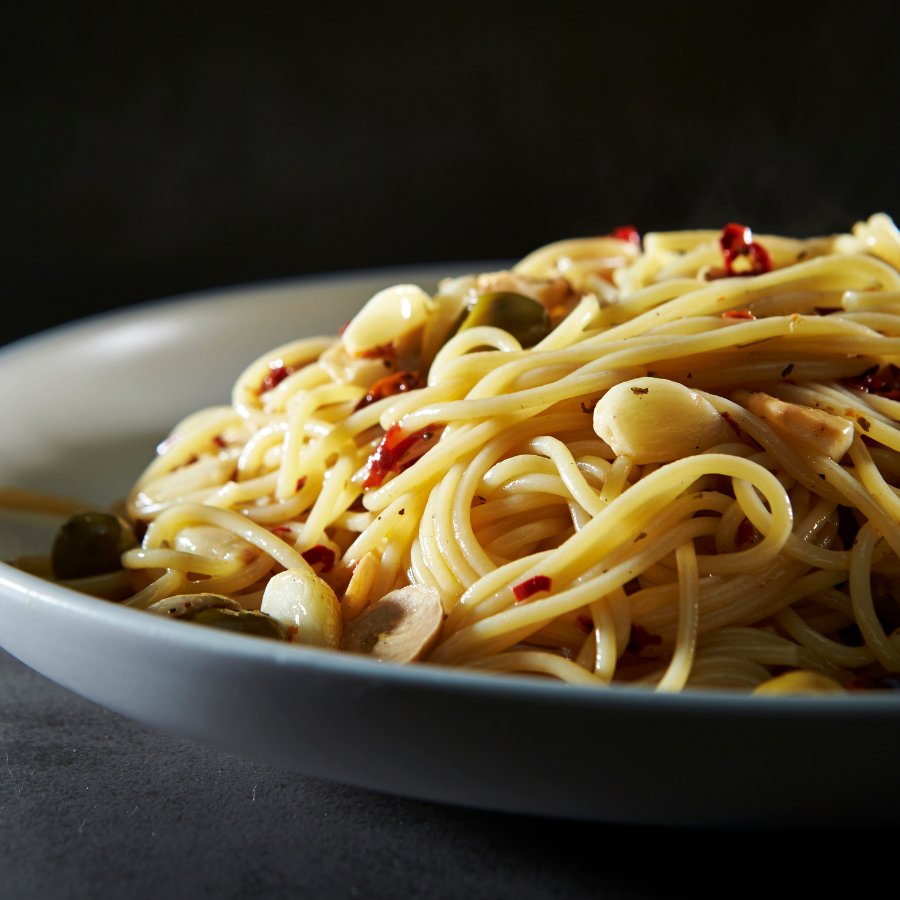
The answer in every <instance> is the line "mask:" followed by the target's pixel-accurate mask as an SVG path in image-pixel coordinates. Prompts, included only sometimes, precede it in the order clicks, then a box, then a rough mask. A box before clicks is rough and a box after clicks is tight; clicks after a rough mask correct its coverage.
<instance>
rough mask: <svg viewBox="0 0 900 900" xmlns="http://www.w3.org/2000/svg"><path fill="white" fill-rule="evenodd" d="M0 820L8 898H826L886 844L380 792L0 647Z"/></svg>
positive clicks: (861, 879) (879, 836) (893, 835)
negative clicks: (556, 817) (297, 765)
mask: <svg viewBox="0 0 900 900" xmlns="http://www.w3.org/2000/svg"><path fill="white" fill-rule="evenodd" d="M796 764H802V761H796ZM736 777H739V776H736ZM848 824H855V823H848ZM0 835H2V839H0V896H2V897H4V898H6V900H18V898H32V897H35V898H42V900H43V898H70V897H71V898H82V897H84V898H89V897H90V898H93V897H128V898H132V897H134V898H141V897H168V898H177V897H207V896H209V897H223V898H227V897H327V898H330V897H419V896H422V897H466V898H469V900H474V898H480V897H517V898H521V897H566V898H569V897H573V898H578V897H604V898H605V897H610V898H649V897H682V896H683V897H688V896H690V897H705V896H710V897H722V896H736V895H737V896H750V895H765V896H786V894H784V893H783V891H784V890H786V889H787V888H788V885H789V884H790V883H794V884H796V885H798V886H802V889H803V891H804V894H803V895H804V896H814V895H816V894H821V895H822V896H829V895H831V892H832V891H833V890H834V889H835V887H836V885H837V884H838V883H839V880H840V878H842V877H847V878H849V879H850V880H851V882H854V881H855V883H856V884H857V885H858V886H859V887H860V888H861V887H862V884H864V883H865V879H866V876H865V873H866V871H869V872H873V873H874V872H875V871H876V869H874V868H872V866H873V865H878V866H880V865H881V864H882V863H887V862H888V861H889V860H891V859H892V858H893V857H892V854H893V853H894V852H895V850H894V848H895V847H896V846H897V838H898V831H897V830H885V829H881V830H877V831H875V830H865V829H863V830H860V829H856V830H850V829H847V830H841V831H834V830H830V831H821V832H778V831H774V830H773V831H768V832H740V831H727V830H716V831H712V830H684V829H682V830H674V829H662V828H635V827H622V826H616V825H607V824H596V823H595V824H591V823H578V822H566V821H553V820H542V819H532V818H525V817H516V816H510V815H502V814H495V813H490V812H483V811H475V810H467V809H458V808H453V807H446V806H438V805H435V804H429V803H422V802H419V801H414V800H408V799H404V798H400V797H391V796H385V795H381V794H376V793H372V792H369V791H365V790H360V789H358V788H352V787H346V786H343V785H339V784H333V783H330V782H325V781H322V780H320V779H316V778H310V777H305V776H302V775H297V774H294V773H289V772H283V771H277V770H273V769H271V768H267V767H265V766H260V765H257V764H255V763H253V762H250V761H247V760H244V759H240V758H237V757H235V756H231V755H228V754H225V753H221V752H218V751H215V750H211V749H208V748H205V747H202V746H198V745H196V744H194V743H190V742H188V741H185V740H181V739H178V738H174V737H171V736H168V735H164V734H160V733H158V732H156V731H153V730H151V729H149V728H147V727H145V726H143V725H140V724H137V723H135V722H132V721H130V720H128V719H126V718H124V717H122V716H120V715H118V714H116V713H113V712H110V711H108V710H106V709H103V708H101V707H99V706H96V705H95V704H93V703H91V702H89V701H87V700H84V699H82V698H80V697H78V696H76V695H74V694H72V693H70V692H69V691H67V690H65V689H63V688H61V687H59V686H58V685H56V684H54V683H52V682H50V681H48V680H47V679H45V678H44V677H43V676H41V675H38V674H37V673H35V672H33V671H31V670H30V669H28V668H27V667H25V666H24V665H22V664H21V663H20V662H18V661H17V660H15V659H13V658H12V657H11V656H9V655H8V654H5V653H2V652H0ZM810 839H812V840H813V841H814V843H813V844H810V843H809V841H810ZM809 847H812V850H809V849H807V848H809Z"/></svg>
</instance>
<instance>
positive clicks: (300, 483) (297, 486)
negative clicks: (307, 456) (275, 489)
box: [294, 475, 306, 494]
mask: <svg viewBox="0 0 900 900" xmlns="http://www.w3.org/2000/svg"><path fill="white" fill-rule="evenodd" d="M305 484H306V476H305V475H301V476H300V477H299V478H298V479H297V483H296V484H295V485H294V491H295V493H297V494H299V493H300V491H302V490H303V486H304V485H305Z"/></svg>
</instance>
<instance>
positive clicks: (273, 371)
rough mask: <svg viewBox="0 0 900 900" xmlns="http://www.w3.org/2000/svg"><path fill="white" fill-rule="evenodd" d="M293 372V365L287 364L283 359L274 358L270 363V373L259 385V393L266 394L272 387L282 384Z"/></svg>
mask: <svg viewBox="0 0 900 900" xmlns="http://www.w3.org/2000/svg"><path fill="white" fill-rule="evenodd" d="M293 374H294V368H293V366H286V365H285V364H284V362H283V361H282V360H280V359H273V360H272V361H271V362H270V363H269V374H268V375H266V377H265V378H263V380H262V384H261V385H260V386H259V393H260V394H265V393H266V392H267V391H271V390H272V388H274V387H277V386H278V385H279V384H281V382H282V381H284V379H285V378H287V377H288V375H293Z"/></svg>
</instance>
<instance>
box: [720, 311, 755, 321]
mask: <svg viewBox="0 0 900 900" xmlns="http://www.w3.org/2000/svg"><path fill="white" fill-rule="evenodd" d="M722 318H723V319H755V318H756V316H754V315H753V313H752V312H750V310H749V309H729V310H728V311H726V312H723V313H722Z"/></svg>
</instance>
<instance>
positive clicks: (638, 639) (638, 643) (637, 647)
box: [625, 625, 662, 655]
mask: <svg viewBox="0 0 900 900" xmlns="http://www.w3.org/2000/svg"><path fill="white" fill-rule="evenodd" d="M661 643H662V636H661V635H658V634H651V633H650V632H649V631H647V629H646V628H643V627H641V626H640V625H632V626H631V634H630V636H629V638H628V646H627V647H626V648H625V649H626V650H627V651H628V652H629V653H634V654H637V655H639V654H640V653H641V652H643V651H644V650H645V649H646V648H647V647H656V646H658V645H659V644H661Z"/></svg>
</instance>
